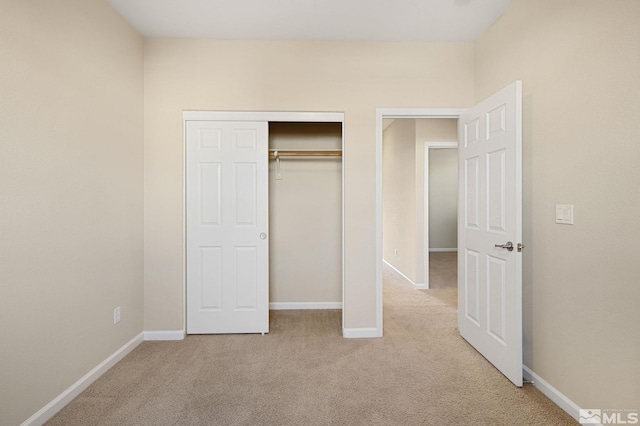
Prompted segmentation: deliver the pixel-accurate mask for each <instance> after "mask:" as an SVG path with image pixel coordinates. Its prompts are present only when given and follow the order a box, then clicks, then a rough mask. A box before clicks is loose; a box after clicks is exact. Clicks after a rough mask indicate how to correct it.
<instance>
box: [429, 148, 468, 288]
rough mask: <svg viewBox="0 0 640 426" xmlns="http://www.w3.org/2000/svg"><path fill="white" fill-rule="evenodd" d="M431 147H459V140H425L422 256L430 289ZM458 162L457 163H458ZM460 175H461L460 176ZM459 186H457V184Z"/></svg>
mask: <svg viewBox="0 0 640 426" xmlns="http://www.w3.org/2000/svg"><path fill="white" fill-rule="evenodd" d="M430 149H458V142H457V141H451V142H425V143H424V168H423V170H424V191H423V192H424V195H423V196H424V207H423V209H424V214H423V220H424V222H423V225H422V226H423V228H422V229H423V230H424V243H423V250H422V256H423V257H424V262H423V265H424V270H423V274H424V280H423V281H424V287H423V288H425V289H429V288H430V287H429V253H430V251H429V221H430V220H431V218H430V217H429V150H430ZM456 164H457V163H456ZM458 177H459V176H458ZM456 188H457V186H456ZM457 192H458V191H457V189H456V198H457ZM456 223H458V216H457V215H456Z"/></svg>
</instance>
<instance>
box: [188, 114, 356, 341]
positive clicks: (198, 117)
mask: <svg viewBox="0 0 640 426" xmlns="http://www.w3.org/2000/svg"><path fill="white" fill-rule="evenodd" d="M187 121H266V122H271V121H284V122H307V123H310V122H314V123H340V124H341V126H342V142H341V150H342V158H341V161H342V164H341V167H342V176H341V179H342V211H341V217H342V230H341V238H342V242H341V245H342V265H341V266H342V271H341V278H342V327H343V328H344V318H345V305H344V278H345V271H344V263H345V262H344V256H345V254H344V253H345V251H344V175H345V167H344V165H345V150H344V134H345V132H344V128H345V125H344V113H343V112H297V111H183V112H182V139H183V140H182V248H183V253H182V327H183V330H186V329H187V219H186V213H187V191H186V185H187V163H186V161H187Z"/></svg>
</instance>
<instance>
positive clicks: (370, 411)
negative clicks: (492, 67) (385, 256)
mask: <svg viewBox="0 0 640 426" xmlns="http://www.w3.org/2000/svg"><path fill="white" fill-rule="evenodd" d="M437 290H438V289H434V290H427V291H417V290H414V289H413V288H411V287H410V286H408V285H406V284H404V283H403V282H401V281H400V280H398V279H397V278H396V277H395V276H394V275H393V274H391V273H389V272H387V271H385V275H384V333H385V335H384V337H383V338H380V339H344V338H342V337H341V335H340V332H341V312H340V311H272V312H271V320H270V323H271V331H270V333H269V334H268V335H266V336H260V335H208V336H207V335H204V336H196V335H194V336H188V337H187V338H186V339H185V340H184V341H178V342H144V343H142V344H141V345H140V346H138V347H137V348H136V349H135V350H134V351H132V352H131V353H130V354H129V355H128V356H127V357H125V359H123V360H122V361H121V362H120V363H118V364H117V365H116V366H114V367H113V368H112V369H111V370H109V371H108V372H107V373H105V375H104V376H102V377H101V378H100V379H98V380H97V381H96V382H95V383H94V384H93V385H91V386H90V387H89V388H88V389H87V390H86V391H84V392H83V393H82V394H81V395H79V396H78V397H77V398H76V399H75V400H73V401H72V402H71V403H70V404H69V405H68V406H67V407H65V408H64V409H63V410H62V411H60V412H59V413H58V414H57V415H56V416H55V417H54V418H52V419H51V421H50V422H49V423H48V424H49V425H51V426H54V425H65V426H69V425H554V426H557V425H575V424H577V423H576V422H575V421H574V420H573V419H572V418H571V417H570V416H569V415H567V414H566V413H565V412H564V411H562V410H561V409H560V408H558V407H557V406H556V405H554V404H553V403H552V402H551V401H550V400H548V399H547V398H546V397H545V396H543V395H542V394H541V393H540V392H538V391H537V390H536V389H535V388H533V387H532V386H531V385H525V387H523V388H517V387H515V386H513V385H512V384H511V382H509V381H508V380H507V379H506V378H504V376H503V375H502V374H501V373H500V372H498V371H497V370H496V369H495V368H494V367H493V366H492V365H491V364H490V363H489V362H487V361H486V360H485V359H484V358H483V357H482V356H481V355H480V354H479V353H478V352H476V351H475V350H474V349H473V348H472V347H471V346H470V345H469V344H467V343H466V342H465V341H464V340H463V339H462V338H461V337H460V336H459V334H458V331H457V329H456V321H457V320H456V318H457V311H456V308H455V306H451V304H448V303H447V302H445V301H442V300H439V299H438V298H437V297H433V296H431V294H430V292H432V291H437Z"/></svg>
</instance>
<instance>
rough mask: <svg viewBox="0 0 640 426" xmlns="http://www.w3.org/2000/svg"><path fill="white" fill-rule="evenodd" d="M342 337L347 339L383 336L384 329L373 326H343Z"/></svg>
mask: <svg viewBox="0 0 640 426" xmlns="http://www.w3.org/2000/svg"><path fill="white" fill-rule="evenodd" d="M342 337H344V338H347V339H367V338H372V337H382V331H381V330H378V329H377V328H375V327H372V328H343V329H342Z"/></svg>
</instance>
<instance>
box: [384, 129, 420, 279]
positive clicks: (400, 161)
mask: <svg viewBox="0 0 640 426" xmlns="http://www.w3.org/2000/svg"><path fill="white" fill-rule="evenodd" d="M415 145H416V121H415V120H410V119H398V120H394V121H393V123H391V125H390V126H389V127H387V128H386V129H385V131H384V133H383V137H382V235H383V240H382V242H383V244H382V257H383V259H384V260H385V261H386V262H387V263H389V264H390V265H391V266H393V267H394V268H395V269H397V270H398V271H400V272H402V273H403V274H404V275H406V276H407V278H409V279H410V280H412V281H413V282H414V283H415V282H416V279H417V274H418V269H417V265H418V260H417V254H418V253H417V251H416V244H417V240H418V233H417V232H416V224H417V222H418V220H417V217H416V213H417V211H416V188H415V180H416V179H415V175H416V161H415Z"/></svg>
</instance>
